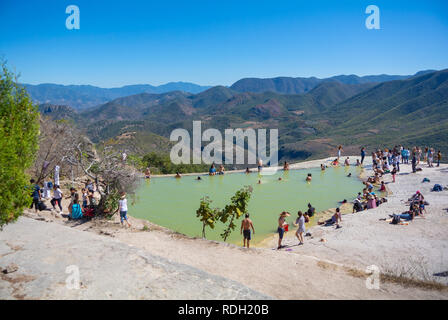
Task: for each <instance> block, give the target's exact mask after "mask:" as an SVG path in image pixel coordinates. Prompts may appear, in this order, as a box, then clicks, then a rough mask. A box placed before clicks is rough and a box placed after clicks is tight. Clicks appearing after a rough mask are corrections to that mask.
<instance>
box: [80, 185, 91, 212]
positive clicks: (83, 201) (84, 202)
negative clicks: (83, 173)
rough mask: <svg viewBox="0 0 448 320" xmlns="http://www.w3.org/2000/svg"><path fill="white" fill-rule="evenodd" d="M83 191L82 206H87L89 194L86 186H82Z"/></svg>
mask: <svg viewBox="0 0 448 320" xmlns="http://www.w3.org/2000/svg"><path fill="white" fill-rule="evenodd" d="M81 192H82V207H83V208H87V199H88V197H89V196H88V195H87V190H86V188H82V190H81Z"/></svg>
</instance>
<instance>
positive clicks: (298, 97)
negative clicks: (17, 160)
mask: <svg viewBox="0 0 448 320" xmlns="http://www.w3.org/2000/svg"><path fill="white" fill-rule="evenodd" d="M355 79H357V78H355ZM347 81H348V80H346V82H347ZM377 81H379V78H377ZM352 82H353V81H352ZM40 108H41V112H42V113H44V114H46V115H48V116H50V117H53V118H54V119H61V118H65V119H72V120H73V121H74V122H75V123H76V124H77V125H78V126H79V127H80V128H81V129H82V130H84V131H85V132H86V134H87V135H88V136H89V137H90V138H91V139H92V141H94V142H95V143H104V142H105V141H114V142H115V143H116V145H117V147H119V148H125V149H127V150H129V151H130V152H136V153H139V154H144V153H147V152H150V151H158V152H169V149H170V146H171V145H172V143H171V142H170V141H169V136H170V133H171V131H172V130H173V129H176V128H185V129H187V130H191V128H192V121H193V120H201V121H202V129H203V130H205V129H207V128H216V129H218V130H224V129H227V128H243V129H244V128H255V129H256V128H266V129H269V128H276V129H278V130H279V145H280V146H279V147H280V149H279V156H280V158H281V160H303V159H313V158H314V159H315V158H319V157H323V156H329V155H331V154H334V153H335V149H336V147H337V145H339V144H343V145H344V152H345V153H346V154H347V153H352V154H353V153H355V154H357V153H358V152H359V147H360V146H361V145H364V146H366V147H368V148H377V147H385V146H389V147H390V146H393V145H395V144H403V145H407V146H412V145H414V144H418V145H421V146H423V145H431V146H434V147H435V148H440V149H441V150H442V152H443V153H445V154H446V153H447V152H448V69H447V70H442V71H432V72H421V73H419V74H417V75H414V76H409V77H406V78H405V79H394V80H391V81H383V82H369V81H366V80H361V79H357V80H356V81H354V83H344V82H342V81H340V80H333V81H320V82H319V83H317V84H316V85H315V86H314V87H313V88H311V89H309V90H308V91H307V92H306V93H301V94H287V93H279V92H273V91H263V92H251V91H247V92H239V91H238V90H235V88H233V86H231V87H230V88H229V87H224V86H216V87H212V88H209V89H207V90H205V91H202V92H199V93H196V94H192V93H188V92H184V91H171V92H166V93H158V94H156V93H146V92H145V93H139V94H134V95H130V96H126V97H120V98H117V99H113V100H111V101H108V102H106V103H104V104H101V105H99V106H97V107H94V108H89V109H86V110H78V111H77V110H75V109H74V108H70V107H68V106H52V105H48V104H46V105H41V107H40Z"/></svg>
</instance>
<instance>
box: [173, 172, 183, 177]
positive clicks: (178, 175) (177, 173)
mask: <svg viewBox="0 0 448 320" xmlns="http://www.w3.org/2000/svg"><path fill="white" fill-rule="evenodd" d="M174 178H176V179H179V178H182V176H181V175H180V173H179V171H178V172H176V175H175V176H174Z"/></svg>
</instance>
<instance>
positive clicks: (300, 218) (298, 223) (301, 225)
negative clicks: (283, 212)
mask: <svg viewBox="0 0 448 320" xmlns="http://www.w3.org/2000/svg"><path fill="white" fill-rule="evenodd" d="M297 214H298V218H297V219H296V222H295V223H294V225H295V226H296V227H299V228H298V229H297V231H296V237H297V239H299V241H300V242H299V245H301V244H303V233H304V232H305V216H304V215H303V213H302V211H299V212H297Z"/></svg>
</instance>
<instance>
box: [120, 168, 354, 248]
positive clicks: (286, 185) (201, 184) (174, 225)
mask: <svg viewBox="0 0 448 320" xmlns="http://www.w3.org/2000/svg"><path fill="white" fill-rule="evenodd" d="M359 170H360V169H359V168H357V167H349V168H345V167H341V168H328V169H327V170H325V171H323V172H322V171H321V170H320V168H315V169H298V170H290V171H289V172H288V171H279V172H278V173H277V174H275V175H273V176H262V177H259V176H258V173H251V174H248V175H246V174H245V173H233V174H225V175H221V176H202V180H201V181H197V180H196V178H197V176H184V177H182V178H181V179H175V178H173V177H160V178H152V179H151V180H150V181H149V180H146V181H144V182H143V183H142V186H141V187H140V188H139V189H138V191H137V197H136V201H135V203H134V204H132V205H131V206H130V208H129V214H130V215H132V216H134V217H137V218H142V219H147V220H149V221H151V222H153V223H155V224H158V225H161V226H164V227H167V228H169V229H171V230H174V231H177V232H180V233H183V234H186V235H188V236H197V237H200V236H201V230H202V225H201V223H200V222H199V220H198V218H196V210H197V208H198V207H199V202H200V199H201V198H202V197H204V196H209V197H210V199H211V200H213V203H212V206H213V207H219V208H223V207H224V205H225V204H226V203H229V202H230V198H231V196H232V195H233V194H234V193H235V192H236V191H237V190H238V189H240V188H241V187H243V186H246V185H251V186H252V187H253V193H252V197H251V199H250V202H249V213H250V218H251V219H252V221H253V222H254V226H255V232H256V233H255V237H254V238H253V240H254V242H255V243H256V242H258V241H261V240H263V239H264V238H266V236H268V235H270V234H272V233H274V232H275V231H276V230H277V218H278V216H279V213H280V212H282V211H289V212H290V213H291V214H292V215H291V217H289V218H288V219H287V222H289V223H290V226H292V222H293V221H295V218H296V216H297V211H298V210H305V209H307V204H308V202H311V204H312V205H313V207H315V208H316V211H323V210H325V209H328V208H334V207H336V206H338V202H339V201H341V200H343V199H347V200H348V201H351V200H352V199H354V198H355V196H356V195H357V193H358V192H359V191H361V190H362V183H361V181H360V180H359V179H358V178H357V177H358V175H359ZM349 172H351V173H352V177H351V178H348V177H347V174H348V173H349ZM308 173H312V176H313V180H312V182H311V183H308V182H306V181H305V178H306V176H307V174H308ZM279 177H282V179H283V180H282V181H278V178H279ZM258 179H261V181H262V183H261V184H257V182H258ZM237 226H238V229H235V231H234V232H233V233H232V235H231V236H230V239H228V241H229V242H232V243H240V242H241V235H240V232H239V227H240V222H239V221H238V222H237ZM222 230H223V228H222V227H220V226H219V227H217V228H215V229H214V230H211V229H207V239H213V240H221V238H220V236H219V234H220V233H221V232H222ZM290 230H291V229H290Z"/></svg>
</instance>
